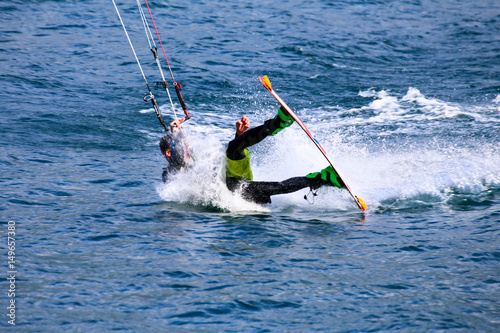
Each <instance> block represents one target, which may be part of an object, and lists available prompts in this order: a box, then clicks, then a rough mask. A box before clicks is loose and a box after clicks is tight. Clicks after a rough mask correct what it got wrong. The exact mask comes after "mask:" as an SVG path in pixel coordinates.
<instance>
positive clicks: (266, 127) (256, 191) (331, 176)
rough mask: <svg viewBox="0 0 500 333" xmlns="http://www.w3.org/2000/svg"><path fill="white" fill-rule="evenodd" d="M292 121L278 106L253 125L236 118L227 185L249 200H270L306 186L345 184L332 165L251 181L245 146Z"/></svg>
mask: <svg viewBox="0 0 500 333" xmlns="http://www.w3.org/2000/svg"><path fill="white" fill-rule="evenodd" d="M293 121H294V120H293V118H292V117H291V116H290V114H288V112H287V111H286V110H285V109H284V108H282V107H281V108H280V109H279V110H278V114H277V115H276V117H274V118H272V119H269V120H267V121H265V122H264V124H263V125H260V126H257V127H254V128H252V129H249V128H250V120H249V119H248V117H246V116H243V117H242V118H241V119H240V120H238V121H237V122H236V136H235V138H234V139H233V140H232V141H230V142H229V144H228V146H227V150H226V185H227V188H228V189H229V190H230V191H232V192H234V191H240V193H241V195H242V197H243V198H244V199H246V200H248V201H253V202H256V203H271V196H272V195H276V194H285V193H291V192H295V191H298V190H300V189H303V188H306V187H309V188H311V189H312V190H315V189H317V188H319V187H321V186H336V187H339V188H341V187H344V186H345V185H344V184H343V182H342V180H341V179H340V177H338V175H337V173H336V172H335V171H334V170H333V168H332V167H331V166H328V167H326V168H325V169H323V170H321V171H320V172H313V173H310V174H308V175H306V176H304V177H294V178H290V179H287V180H284V181H281V182H261V181H253V174H252V169H251V167H250V154H249V152H248V149H247V147H250V146H252V145H255V144H257V143H259V142H261V141H262V140H264V139H265V138H266V137H268V136H269V135H275V134H277V133H278V132H280V131H281V130H283V129H284V128H286V127H289V126H290V125H292V124H293Z"/></svg>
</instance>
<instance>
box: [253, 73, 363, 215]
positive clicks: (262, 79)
mask: <svg viewBox="0 0 500 333" xmlns="http://www.w3.org/2000/svg"><path fill="white" fill-rule="evenodd" d="M259 80H260V82H261V83H262V84H263V85H264V87H265V88H266V89H267V90H268V91H269V92H270V93H271V94H272V95H273V96H274V98H276V100H277V101H278V103H280V104H281V106H282V107H283V108H284V109H285V110H286V111H287V112H288V113H289V114H290V116H291V117H292V118H293V119H294V120H295V121H296V122H297V124H299V126H300V127H301V128H302V129H303V130H304V132H306V134H307V135H308V136H309V138H310V139H311V140H312V142H314V144H315V145H316V147H318V149H319V150H320V151H321V153H322V154H323V156H324V157H325V158H326V160H327V161H328V163H330V165H331V166H332V168H333V170H334V171H335V172H336V173H337V175H338V176H339V178H340V179H341V180H342V182H343V183H344V185H345V187H346V189H347V191H348V192H349V194H350V195H351V196H352V198H353V199H354V201H355V202H356V204H357V205H358V207H359V209H361V210H362V211H363V213H364V212H366V209H367V207H366V203H365V202H364V201H363V200H362V199H361V198H360V197H358V196H357V195H354V193H353V192H352V190H351V188H350V187H349V185H347V183H346V182H345V180H344V179H343V178H342V177H341V176H340V174H339V172H338V171H337V169H335V167H334V166H333V163H332V161H331V160H330V157H328V154H327V153H326V151H325V150H324V149H323V147H321V145H320V144H319V142H318V140H316V139H315V138H314V137H313V135H312V134H311V132H310V131H309V130H308V129H307V127H306V125H304V123H303V122H302V120H300V118H299V117H298V116H297V115H296V114H295V112H293V111H292V109H290V107H289V106H288V105H286V103H285V102H284V101H283V100H282V99H281V97H279V95H278V94H277V93H276V91H274V90H273V88H272V86H271V82H270V81H269V78H268V77H267V76H264V77H260V76H259Z"/></svg>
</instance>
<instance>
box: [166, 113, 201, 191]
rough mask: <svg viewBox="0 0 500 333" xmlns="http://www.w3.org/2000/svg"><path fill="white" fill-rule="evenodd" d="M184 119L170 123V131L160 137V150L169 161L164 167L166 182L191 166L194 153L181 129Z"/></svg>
mask: <svg viewBox="0 0 500 333" xmlns="http://www.w3.org/2000/svg"><path fill="white" fill-rule="evenodd" d="M182 121H183V119H177V120H175V121H173V122H172V123H171V124H170V132H168V133H167V134H166V135H165V136H164V137H163V138H161V139H160V150H161V153H162V154H163V156H164V157H165V159H166V160H167V162H168V166H167V167H166V168H163V174H162V180H163V181H164V182H166V181H167V180H168V179H169V177H171V176H172V175H174V174H176V173H177V172H179V171H183V170H184V169H186V168H188V167H189V166H191V164H192V163H193V153H192V151H191V147H190V146H189V144H188V142H187V139H186V137H185V136H184V134H183V133H182V131H181V130H180V125H181V123H182Z"/></svg>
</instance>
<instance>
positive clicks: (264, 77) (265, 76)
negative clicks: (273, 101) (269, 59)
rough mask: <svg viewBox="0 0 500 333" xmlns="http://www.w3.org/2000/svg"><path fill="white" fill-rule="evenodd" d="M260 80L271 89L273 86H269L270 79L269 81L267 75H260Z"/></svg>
mask: <svg viewBox="0 0 500 333" xmlns="http://www.w3.org/2000/svg"><path fill="white" fill-rule="evenodd" d="M262 80H263V82H264V83H265V84H266V85H267V86H268V87H269V89H273V87H272V86H271V81H269V78H268V77H267V75H264V76H263V77H262Z"/></svg>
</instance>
